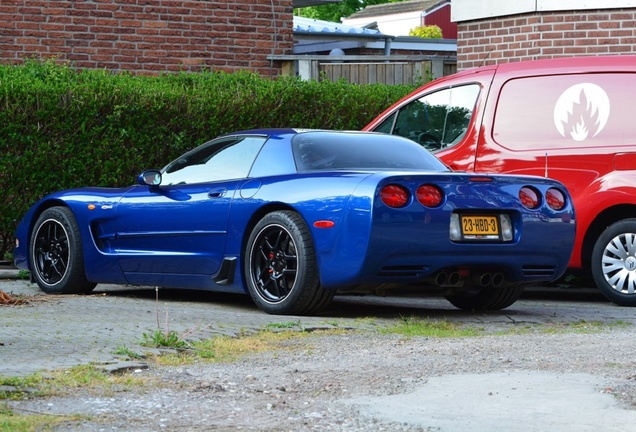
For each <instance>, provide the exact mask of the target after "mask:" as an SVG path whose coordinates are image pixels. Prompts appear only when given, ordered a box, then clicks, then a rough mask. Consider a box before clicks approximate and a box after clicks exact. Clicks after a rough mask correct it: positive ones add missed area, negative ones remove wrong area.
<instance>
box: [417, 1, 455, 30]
mask: <svg viewBox="0 0 636 432" xmlns="http://www.w3.org/2000/svg"><path fill="white" fill-rule="evenodd" d="M422 25H436V26H439V28H441V29H442V36H444V39H457V23H455V22H452V21H451V5H450V4H448V5H445V6H443V7H441V8H439V9H437V10H436V11H434V12H431V13H430V14H428V15H426V16H425V17H424V21H423V22H422Z"/></svg>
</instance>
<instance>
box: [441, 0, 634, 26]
mask: <svg viewBox="0 0 636 432" xmlns="http://www.w3.org/2000/svg"><path fill="white" fill-rule="evenodd" d="M629 7H636V0H453V7H452V10H451V20H453V21H455V22H460V21H472V20H480V19H483V18H490V17H497V16H506V15H514V14H522V13H528V12H548V11H574V10H581V11H583V10H590V9H620V8H629Z"/></svg>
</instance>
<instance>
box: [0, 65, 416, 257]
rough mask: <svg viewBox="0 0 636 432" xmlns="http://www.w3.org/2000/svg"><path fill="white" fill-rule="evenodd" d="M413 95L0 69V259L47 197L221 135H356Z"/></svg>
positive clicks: (224, 79)
mask: <svg viewBox="0 0 636 432" xmlns="http://www.w3.org/2000/svg"><path fill="white" fill-rule="evenodd" d="M411 90H413V87H412V86H386V85H355V84H348V83H345V82H342V81H341V82H330V81H319V82H318V81H302V80H300V79H299V78H294V77H281V78H279V79H275V80H270V79H265V78H261V77H260V76H258V75H256V74H253V73H248V72H239V73H232V74H230V73H224V72H204V73H180V74H174V75H162V76H133V75H130V74H126V73H120V74H112V73H110V72H107V71H103V70H80V71H78V70H75V69H73V68H71V67H69V66H67V65H57V64H55V63H54V62H52V61H47V62H36V61H29V62H26V63H25V64H23V65H4V66H2V65H0V125H2V126H1V127H0V188H1V189H2V196H1V198H0V234H2V239H3V242H2V244H0V252H1V253H2V254H1V255H4V253H5V252H7V251H8V250H11V246H12V245H13V239H12V234H13V232H14V230H15V227H16V225H17V223H18V221H19V219H20V218H21V216H22V215H23V214H24V213H25V211H26V210H27V209H28V207H29V206H30V205H31V204H33V203H34V202H35V201H36V200H37V199H39V198H40V197H42V196H43V195H45V194H47V193H50V192H52V191H55V190H60V189H67V188H72V187H79V186H86V185H92V186H124V185H129V184H132V183H133V181H134V179H135V177H136V175H137V174H138V173H139V172H141V171H142V170H144V169H147V168H160V167H162V166H163V165H165V164H166V163H167V162H169V161H170V160H172V159H174V158H175V157H177V156H178V155H180V154H181V153H183V152H184V151H186V150H187V149H190V148H192V147H194V146H196V145H198V144H200V143H202V142H204V141H205V140H208V139H210V138H213V137H215V136H217V135H220V134H222V133H226V132H232V131H236V130H242V129H252V128H263V127H302V128H326V129H351V130H354V129H360V128H362V127H363V126H364V125H365V124H366V123H368V122H369V121H370V120H371V119H372V118H373V117H375V116H376V115H377V114H379V113H380V112H381V111H382V110H384V109H385V108H386V107H388V106H389V105H390V104H391V103H393V102H394V101H396V100H397V99H399V98H400V97H402V96H404V95H405V94H407V93H408V92H410V91H411Z"/></svg>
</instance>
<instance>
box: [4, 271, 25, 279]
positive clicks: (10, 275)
mask: <svg viewBox="0 0 636 432" xmlns="http://www.w3.org/2000/svg"><path fill="white" fill-rule="evenodd" d="M19 275H20V270H18V269H2V270H0V279H19Z"/></svg>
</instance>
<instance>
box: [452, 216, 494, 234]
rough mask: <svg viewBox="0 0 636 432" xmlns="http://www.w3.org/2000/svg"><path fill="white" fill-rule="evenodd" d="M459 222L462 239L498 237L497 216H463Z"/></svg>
mask: <svg viewBox="0 0 636 432" xmlns="http://www.w3.org/2000/svg"><path fill="white" fill-rule="evenodd" d="M461 221H462V234H463V235H464V237H482V236H485V237H486V238H494V237H497V238H498V237H499V218H498V217H497V216H472V215H471V216H467V215H463V216H462V217H461Z"/></svg>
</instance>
